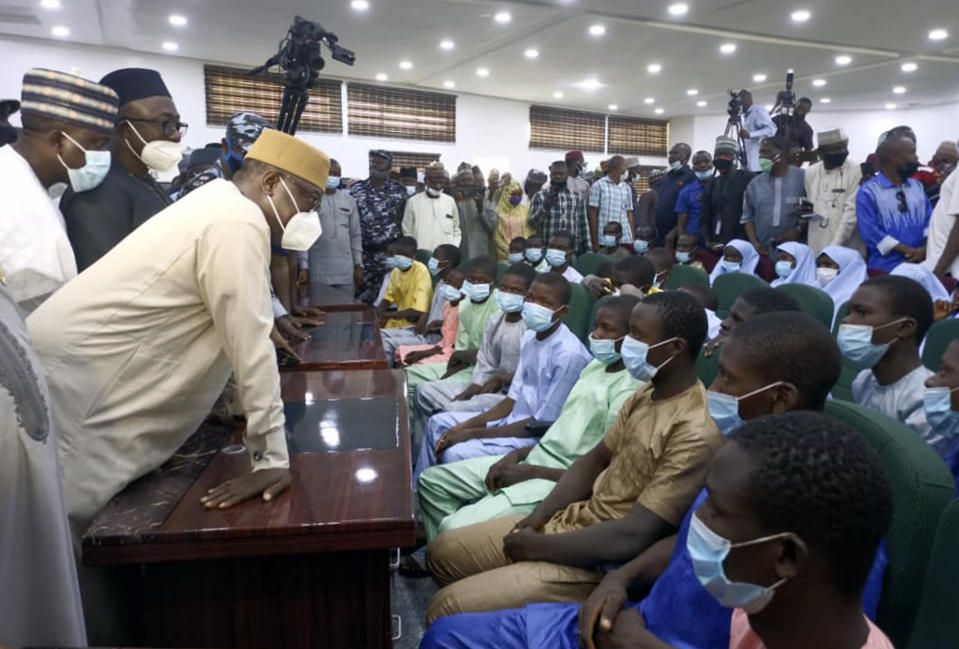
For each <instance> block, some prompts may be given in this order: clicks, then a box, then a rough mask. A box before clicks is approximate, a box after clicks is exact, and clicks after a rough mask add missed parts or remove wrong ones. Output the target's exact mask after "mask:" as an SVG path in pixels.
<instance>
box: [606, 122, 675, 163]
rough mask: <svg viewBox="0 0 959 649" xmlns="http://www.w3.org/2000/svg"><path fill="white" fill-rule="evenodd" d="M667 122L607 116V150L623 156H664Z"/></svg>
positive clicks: (667, 129) (665, 152)
mask: <svg viewBox="0 0 959 649" xmlns="http://www.w3.org/2000/svg"><path fill="white" fill-rule="evenodd" d="M668 149H669V122H664V121H660V120H655V119H643V118H642V117H620V116H614V115H610V116H609V150H610V151H617V152H619V153H622V154H625V155H650V156H653V155H655V156H666V154H667V153H668Z"/></svg>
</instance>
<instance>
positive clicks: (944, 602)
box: [900, 500, 959, 649]
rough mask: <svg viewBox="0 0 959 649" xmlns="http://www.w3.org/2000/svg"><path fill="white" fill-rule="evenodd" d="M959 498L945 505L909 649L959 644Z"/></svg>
mask: <svg viewBox="0 0 959 649" xmlns="http://www.w3.org/2000/svg"><path fill="white" fill-rule="evenodd" d="M957 541H959V500H953V501H952V502H951V503H949V504H948V505H946V508H945V509H944V510H943V511H942V516H940V517H939V528H938V530H937V531H936V538H935V540H934V541H933V543H932V552H930V553H929V569H928V570H927V572H926V582H925V584H924V585H923V588H922V599H921V600H920V602H919V612H918V614H917V615H916V623H915V625H914V626H913V629H912V636H910V638H909V644H908V645H900V646H903V647H905V646H908V649H929V648H930V647H955V646H956V645H957V644H959V633H957V621H959V597H957V596H956V584H959V552H956V543H957Z"/></svg>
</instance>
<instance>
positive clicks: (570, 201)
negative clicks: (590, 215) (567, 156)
mask: <svg viewBox="0 0 959 649" xmlns="http://www.w3.org/2000/svg"><path fill="white" fill-rule="evenodd" d="M567 176H568V171H567V169H566V162H565V161H563V160H559V161H557V162H554V163H553V164H551V165H550V166H549V187H546V188H544V189H543V190H541V191H539V192H537V193H536V194H535V195H534V196H533V200H532V202H531V203H530V208H529V224H530V226H531V227H533V228H535V229H536V230H539V231H540V232H541V233H542V235H543V239H544V240H546V241H549V240H550V239H551V238H552V237H553V235H554V234H556V233H557V232H563V231H566V232H571V233H572V234H573V237H574V239H575V241H574V242H573V251H574V252H575V253H576V254H577V255H581V254H583V253H584V252H587V251H588V250H591V249H592V241H593V240H594V239H591V238H590V234H589V224H588V222H587V220H586V203H585V201H584V197H583V195H582V194H578V193H576V192H572V191H570V190H569V188H568V187H567V184H566V180H567Z"/></svg>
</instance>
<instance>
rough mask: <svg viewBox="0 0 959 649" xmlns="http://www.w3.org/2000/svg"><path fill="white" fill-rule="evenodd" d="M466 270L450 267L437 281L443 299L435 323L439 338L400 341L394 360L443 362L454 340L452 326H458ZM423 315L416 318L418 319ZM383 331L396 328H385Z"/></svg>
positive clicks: (409, 362) (454, 331)
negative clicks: (424, 341)
mask: <svg viewBox="0 0 959 649" xmlns="http://www.w3.org/2000/svg"><path fill="white" fill-rule="evenodd" d="M465 279H466V272H465V271H464V270H463V269H462V268H453V269H451V270H450V271H449V273H448V274H447V275H446V280H444V281H443V283H442V284H440V285H438V286H437V288H438V290H437V291H435V293H436V294H437V295H439V296H440V298H441V299H442V300H443V317H442V319H441V320H438V321H437V322H436V323H435V324H438V325H439V327H440V336H441V338H440V339H439V340H438V341H436V344H429V343H427V344H425V345H400V346H399V347H397V348H396V362H397V364H399V365H401V366H404V365H405V366H409V365H416V364H418V363H445V362H447V361H448V360H449V358H450V356H451V355H452V354H453V345H454V344H455V343H456V329H457V328H458V327H459V322H460V316H459V305H460V302H461V301H462V299H463V292H462V288H463V281H464V280H465ZM434 301H435V300H434ZM422 321H423V318H420V322H422ZM386 331H397V330H396V329H387V330H386Z"/></svg>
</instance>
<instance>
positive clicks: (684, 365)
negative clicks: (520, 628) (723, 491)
mask: <svg viewBox="0 0 959 649" xmlns="http://www.w3.org/2000/svg"><path fill="white" fill-rule="evenodd" d="M629 325H630V326H629V336H628V337H627V338H625V339H624V341H623V345H622V349H621V353H622V355H623V361H624V363H625V365H626V368H627V370H628V371H629V372H630V373H631V374H632V375H633V377H634V378H637V379H639V380H646V381H648V382H647V383H646V384H645V385H643V386H642V387H641V388H640V389H639V390H638V391H637V392H636V393H635V394H634V395H633V396H632V397H630V398H629V399H628V400H627V401H626V403H625V404H624V405H623V407H622V408H621V410H620V412H619V416H618V417H617V419H616V423H615V424H613V426H612V428H611V429H610V430H609V432H608V433H607V434H606V437H605V438H604V439H603V440H602V441H601V442H599V443H598V444H597V445H596V446H595V447H594V448H593V449H592V450H590V451H589V452H588V453H587V454H586V455H584V456H583V457H581V458H580V459H579V460H577V461H576V462H574V463H573V464H572V465H571V466H570V467H569V469H567V470H566V471H565V472H564V473H563V475H562V477H561V478H560V479H559V481H558V482H557V484H556V487H555V488H554V489H553V490H552V491H551V492H550V494H549V495H548V496H547V497H546V499H545V500H543V502H541V503H540V504H539V505H538V506H537V507H536V509H535V510H533V513H532V514H530V515H529V516H527V517H526V518H523V517H521V516H507V517H503V518H497V519H494V520H491V521H487V522H485V523H480V524H477V525H471V526H469V527H463V528H459V529H455V530H450V531H448V532H445V533H443V534H440V535H439V536H438V537H436V539H435V540H434V541H433V543H432V544H430V546H429V547H428V548H427V562H428V564H429V568H430V571H431V572H432V573H433V576H434V578H435V579H436V581H437V582H438V583H439V584H440V585H441V586H444V588H443V589H442V590H441V591H440V592H439V593H437V594H436V596H435V597H434V598H433V601H432V602H431V603H430V608H429V615H428V621H430V622H432V621H433V620H435V619H437V618H439V617H442V616H446V615H452V614H455V613H460V612H467V611H490V610H498V609H503V608H510V607H515V606H522V605H524V604H527V603H529V602H543V601H553V602H557V601H559V602H562V601H573V602H575V601H582V600H583V599H584V598H585V597H586V596H587V595H588V594H589V592H590V591H591V590H592V587H593V585H595V584H596V583H598V582H599V581H600V579H601V578H602V576H603V572H602V570H601V569H600V568H599V565H600V564H602V563H603V562H607V561H625V560H628V559H630V558H632V557H635V556H636V555H638V554H639V553H641V552H642V551H643V550H645V549H646V548H647V547H648V546H649V545H651V544H653V543H655V542H656V541H658V540H659V539H661V538H663V537H665V536H668V535H669V534H672V533H674V532H675V530H676V526H677V525H679V523H680V522H681V520H682V517H683V514H685V513H686V510H687V509H689V506H690V505H691V504H692V502H693V499H694V498H695V497H696V494H697V493H698V492H699V491H700V489H701V488H702V486H703V481H704V479H705V475H706V471H707V467H708V464H709V461H710V458H711V457H712V455H713V453H714V452H715V450H716V449H717V448H718V447H719V446H720V444H721V443H722V435H721V434H720V433H719V430H718V429H717V428H716V426H715V424H713V422H712V420H711V419H710V418H709V415H708V412H707V409H706V389H705V388H704V387H703V385H702V383H700V382H699V380H698V379H697V378H696V370H695V357H696V353H697V352H698V350H699V347H700V346H701V345H702V341H703V339H704V338H705V336H706V316H705V315H704V314H703V310H702V308H701V307H700V306H699V304H697V303H696V301H695V300H694V299H693V298H691V297H690V296H688V295H685V294H684V293H678V292H674V293H663V294H661V295H654V296H651V297H649V298H647V299H646V300H645V301H643V302H641V303H640V304H638V305H637V306H636V307H635V308H634V309H633V312H632V314H631V316H630V321H629Z"/></svg>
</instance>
